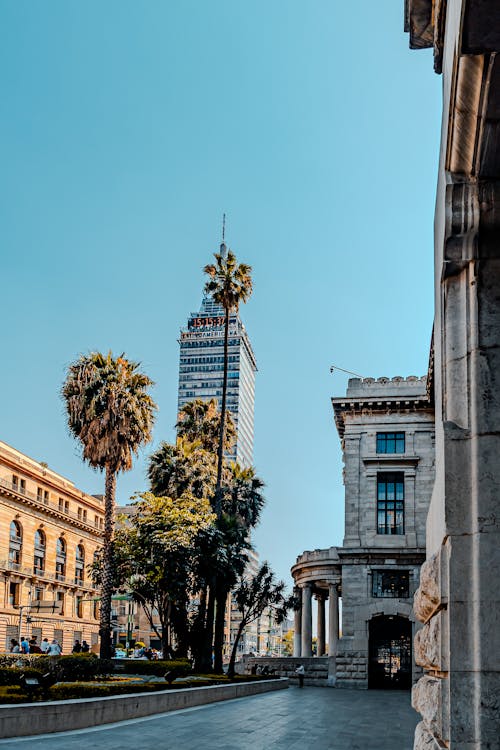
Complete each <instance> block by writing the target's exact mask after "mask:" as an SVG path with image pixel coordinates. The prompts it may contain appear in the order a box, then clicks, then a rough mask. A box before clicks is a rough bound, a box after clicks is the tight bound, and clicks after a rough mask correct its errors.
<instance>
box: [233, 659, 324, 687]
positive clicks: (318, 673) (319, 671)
mask: <svg viewBox="0 0 500 750" xmlns="http://www.w3.org/2000/svg"><path fill="white" fill-rule="evenodd" d="M300 664H302V665H303V667H304V669H305V678H304V684H305V685H314V686H316V687H327V686H328V657H311V658H302V657H293V656H285V657H265V656H264V657H256V656H244V657H243V659H242V662H241V668H242V670H243V673H244V674H250V673H251V671H252V667H260V668H263V667H265V666H267V667H268V669H269V670H274V672H273V673H274V674H276V675H279V676H280V677H287V678H288V679H289V680H290V683H291V684H298V681H299V680H298V677H297V675H296V674H295V670H296V669H297V667H298V666H299V665H300Z"/></svg>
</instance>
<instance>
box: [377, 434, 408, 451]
mask: <svg viewBox="0 0 500 750" xmlns="http://www.w3.org/2000/svg"><path fill="white" fill-rule="evenodd" d="M404 452H405V434H404V432H377V453H404Z"/></svg>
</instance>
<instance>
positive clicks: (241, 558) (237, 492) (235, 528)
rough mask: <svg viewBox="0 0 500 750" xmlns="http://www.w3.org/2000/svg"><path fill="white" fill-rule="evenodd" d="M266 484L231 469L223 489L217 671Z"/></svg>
mask: <svg viewBox="0 0 500 750" xmlns="http://www.w3.org/2000/svg"><path fill="white" fill-rule="evenodd" d="M263 488H264V482H263V481H262V480H261V479H260V478H259V477H257V476H256V474H255V469H254V468H252V467H249V468H242V467H241V466H239V464H237V463H232V464H231V466H230V480H229V481H228V483H227V484H226V485H224V486H223V491H224V494H223V499H222V512H221V515H220V518H219V519H218V520H217V526H218V529H219V532H220V537H219V539H220V543H219V548H218V555H219V557H218V560H217V567H216V581H217V586H216V612H215V626H214V648H213V650H214V671H215V672H216V673H219V672H222V651H223V645H224V617H225V609H226V603H227V601H228V596H229V593H230V591H231V589H232V588H233V587H234V586H235V584H236V582H237V581H238V579H239V578H240V576H241V575H243V572H244V569H245V566H246V563H247V562H248V552H249V550H250V549H251V540H250V532H251V530H252V529H253V528H255V526H256V525H257V523H258V522H259V519H260V515H261V512H262V508H263V507H264V496H263V492H262V490H263Z"/></svg>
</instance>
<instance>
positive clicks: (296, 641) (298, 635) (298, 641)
mask: <svg viewBox="0 0 500 750" xmlns="http://www.w3.org/2000/svg"><path fill="white" fill-rule="evenodd" d="M294 594H295V596H296V597H297V598H298V599H300V600H301V604H300V607H299V609H296V610H295V616H294V620H295V623H294V633H293V655H294V656H302V654H301V645H302V596H301V595H302V590H301V589H300V588H299V586H297V587H296V588H295V591H294Z"/></svg>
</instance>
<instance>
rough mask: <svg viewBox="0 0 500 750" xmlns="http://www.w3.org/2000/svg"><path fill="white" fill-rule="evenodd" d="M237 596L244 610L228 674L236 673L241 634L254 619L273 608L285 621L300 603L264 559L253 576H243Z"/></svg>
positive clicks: (278, 620)
mask: <svg viewBox="0 0 500 750" xmlns="http://www.w3.org/2000/svg"><path fill="white" fill-rule="evenodd" d="M233 597H234V600H235V602H236V605H237V607H238V611H239V612H240V613H241V621H240V624H239V626H238V631H237V633H236V637H235V639H234V643H233V648H232V651H231V658H230V660H229V666H228V675H230V676H231V677H232V676H233V675H234V665H235V661H236V654H237V652H238V643H239V641H240V638H241V635H242V633H243V631H244V629H245V628H246V626H247V625H249V624H250V623H251V622H253V621H254V620H256V619H257V618H258V617H260V616H261V615H262V614H263V612H264V611H265V610H266V609H268V608H271V609H273V610H274V617H275V619H276V622H277V623H280V622H283V620H284V619H285V617H286V615H287V612H288V611H289V610H290V609H292V608H293V607H295V606H296V600H295V597H294V595H293V594H292V595H290V596H287V594H286V590H285V584H284V583H283V581H276V579H275V576H274V573H273V571H272V570H271V568H270V566H269V563H267V562H264V563H262V565H261V566H260V568H259V570H258V571H257V573H256V574H255V575H254V576H253V577H245V576H242V577H241V578H240V581H239V584H238V586H237V588H236V589H235V590H234V591H233Z"/></svg>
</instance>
